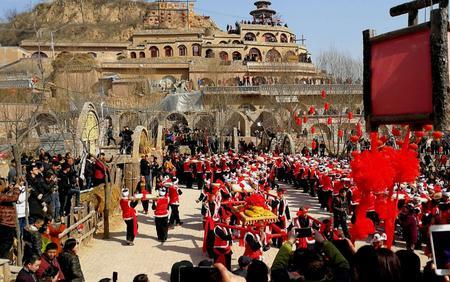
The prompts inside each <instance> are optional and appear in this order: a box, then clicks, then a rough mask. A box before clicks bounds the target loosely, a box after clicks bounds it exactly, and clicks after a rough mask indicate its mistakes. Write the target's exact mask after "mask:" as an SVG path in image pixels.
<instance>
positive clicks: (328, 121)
mask: <svg viewBox="0 0 450 282" xmlns="http://www.w3.org/2000/svg"><path fill="white" fill-rule="evenodd" d="M332 123H333V119H332V118H331V117H329V118H328V119H327V124H328V125H331V124H332Z"/></svg>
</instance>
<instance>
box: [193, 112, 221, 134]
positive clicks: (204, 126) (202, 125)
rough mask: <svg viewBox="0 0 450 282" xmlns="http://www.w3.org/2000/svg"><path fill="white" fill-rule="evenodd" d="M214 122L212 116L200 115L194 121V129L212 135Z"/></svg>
mask: <svg viewBox="0 0 450 282" xmlns="http://www.w3.org/2000/svg"><path fill="white" fill-rule="evenodd" d="M215 124H216V121H215V119H214V117H213V116H212V115H209V114H202V115H198V116H197V117H196V119H195V121H194V129H200V130H207V131H209V133H213V132H214V129H215Z"/></svg>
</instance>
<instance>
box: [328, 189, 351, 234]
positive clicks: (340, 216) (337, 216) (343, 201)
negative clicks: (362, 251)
mask: <svg viewBox="0 0 450 282" xmlns="http://www.w3.org/2000/svg"><path fill="white" fill-rule="evenodd" d="M332 207H333V223H334V228H336V229H338V228H339V226H341V227H342V231H343V232H344V235H345V237H346V238H350V234H349V232H348V226H347V217H348V216H347V212H348V200H347V190H346V189H345V188H341V189H340V190H339V195H337V196H336V197H334V199H333V205H332Z"/></svg>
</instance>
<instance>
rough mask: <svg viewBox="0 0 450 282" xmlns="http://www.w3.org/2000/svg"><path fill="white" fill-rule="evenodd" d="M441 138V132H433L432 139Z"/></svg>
mask: <svg viewBox="0 0 450 282" xmlns="http://www.w3.org/2000/svg"><path fill="white" fill-rule="evenodd" d="M443 136H444V134H443V133H442V132H441V131H435V132H433V137H434V139H441V138H442V137H443Z"/></svg>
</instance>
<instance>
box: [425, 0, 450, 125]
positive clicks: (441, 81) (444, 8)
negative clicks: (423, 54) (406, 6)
mask: <svg viewBox="0 0 450 282" xmlns="http://www.w3.org/2000/svg"><path fill="white" fill-rule="evenodd" d="M440 4H441V7H440V8H439V9H435V10H433V11H431V34H430V48H431V65H432V68H431V75H432V87H433V105H434V108H433V113H434V126H435V129H436V130H446V129H447V124H448V117H447V116H448V113H447V112H446V111H447V106H448V86H449V77H448V71H449V67H448V64H449V63H448V0H445V1H441V3H440Z"/></svg>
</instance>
